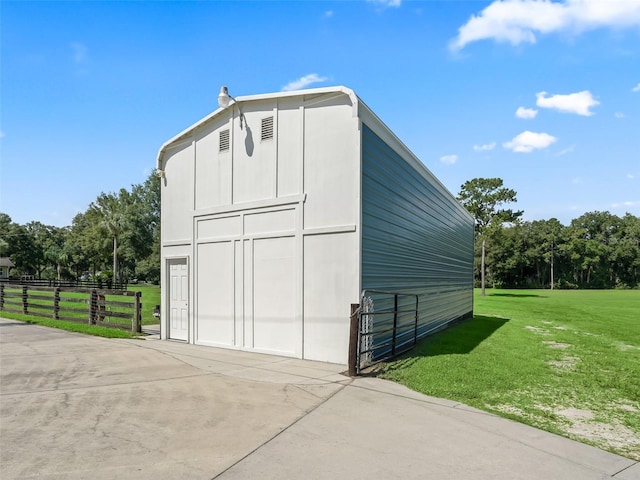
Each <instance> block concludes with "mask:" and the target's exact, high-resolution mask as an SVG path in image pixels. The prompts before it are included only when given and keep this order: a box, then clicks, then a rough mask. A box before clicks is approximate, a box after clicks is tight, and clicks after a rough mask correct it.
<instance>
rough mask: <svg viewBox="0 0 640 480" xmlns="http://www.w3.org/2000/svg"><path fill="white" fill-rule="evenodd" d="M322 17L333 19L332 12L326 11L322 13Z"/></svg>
mask: <svg viewBox="0 0 640 480" xmlns="http://www.w3.org/2000/svg"><path fill="white" fill-rule="evenodd" d="M324 16H325V17H333V10H327V11H326V12H324Z"/></svg>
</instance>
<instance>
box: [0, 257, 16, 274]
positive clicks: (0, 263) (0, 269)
mask: <svg viewBox="0 0 640 480" xmlns="http://www.w3.org/2000/svg"><path fill="white" fill-rule="evenodd" d="M13 267H15V265H14V264H13V262H12V261H11V259H10V258H9V257H0V278H4V279H7V278H9V270H11V268H13Z"/></svg>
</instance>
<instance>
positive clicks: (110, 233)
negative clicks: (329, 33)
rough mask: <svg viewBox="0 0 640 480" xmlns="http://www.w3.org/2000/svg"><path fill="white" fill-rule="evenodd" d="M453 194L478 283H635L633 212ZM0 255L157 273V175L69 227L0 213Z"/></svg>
mask: <svg viewBox="0 0 640 480" xmlns="http://www.w3.org/2000/svg"><path fill="white" fill-rule="evenodd" d="M458 200H459V201H460V202H461V203H462V204H463V205H464V206H465V207H466V208H467V210H468V211H469V212H470V213H471V214H472V215H473V217H474V218H475V235H476V241H475V265H474V271H475V277H476V280H477V282H478V285H480V286H484V284H485V283H486V284H487V285H489V286H495V287H502V288H635V287H638V285H639V284H640V218H639V217H636V216H634V215H631V214H630V213H627V214H626V215H624V216H623V217H619V216H616V215H613V214H611V213H609V212H588V213H585V214H583V215H581V216H580V217H578V218H576V219H574V220H572V221H571V223H570V225H568V226H565V225H562V224H561V223H560V222H559V221H558V220H557V219H555V218H552V219H550V220H536V221H522V220H521V216H522V214H523V212H522V211H516V210H512V209H510V208H506V207H508V206H509V205H510V204H512V203H515V202H517V198H516V192H515V190H513V189H510V188H507V187H505V186H504V185H503V181H502V179H500V178H474V179H472V180H469V181H467V182H465V183H464V184H463V185H462V186H461V189H460V193H459V194H458ZM0 257H9V258H10V259H11V260H12V262H13V263H14V264H15V267H13V269H12V271H11V273H12V276H14V277H21V276H23V275H29V276H33V277H34V278H38V279H58V280H79V279H88V280H94V281H103V282H111V281H114V279H115V281H116V282H118V283H125V282H128V281H131V280H133V279H138V280H140V281H147V282H158V281H159V279H160V179H159V178H158V177H157V176H156V175H154V174H151V175H149V177H148V178H147V179H146V180H145V181H144V183H142V184H138V185H133V186H132V187H131V189H130V190H127V189H124V188H123V189H120V191H118V192H115V193H101V194H100V195H99V196H98V197H97V198H96V200H95V201H93V202H92V203H91V204H90V205H89V207H88V208H87V210H86V211H85V212H83V213H79V214H77V215H76V216H75V217H74V218H73V221H72V224H71V226H68V227H54V226H50V225H44V224H42V223H41V222H35V221H34V222H29V223H27V224H25V225H20V224H17V223H14V222H13V221H12V220H11V218H10V217H9V215H7V214H4V213H0Z"/></svg>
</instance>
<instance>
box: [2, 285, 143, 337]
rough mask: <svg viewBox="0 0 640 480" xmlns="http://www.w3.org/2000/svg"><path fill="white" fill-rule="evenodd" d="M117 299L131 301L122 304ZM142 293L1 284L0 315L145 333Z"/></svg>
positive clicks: (121, 301)
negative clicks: (5, 314) (126, 298)
mask: <svg viewBox="0 0 640 480" xmlns="http://www.w3.org/2000/svg"><path fill="white" fill-rule="evenodd" d="M118 297H128V298H130V300H129V301H123V300H120V299H118ZM141 298H142V292H128V291H122V290H98V289H95V288H94V289H84V288H74V287H45V286H33V285H21V284H9V283H0V312H3V311H4V312H12V313H20V314H23V315H32V316H34V317H41V318H52V319H54V320H66V321H70V322H77V323H85V324H89V325H101V326H105V327H112V328H119V329H122V330H131V332H132V333H140V332H141V331H142V302H141Z"/></svg>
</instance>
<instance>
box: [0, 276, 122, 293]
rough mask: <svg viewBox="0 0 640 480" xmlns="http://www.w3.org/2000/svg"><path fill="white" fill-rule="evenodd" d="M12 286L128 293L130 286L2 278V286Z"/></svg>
mask: <svg viewBox="0 0 640 480" xmlns="http://www.w3.org/2000/svg"><path fill="white" fill-rule="evenodd" d="M2 283H4V284H11V285H31V286H34V287H51V288H53V287H64V288H84V289H91V288H95V289H98V290H102V289H106V290H122V291H126V290H127V287H128V284H126V283H112V282H102V281H100V282H93V281H88V280H51V279H46V278H42V279H39V278H33V279H32V278H28V279H26V278H21V279H18V278H0V284H2Z"/></svg>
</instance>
